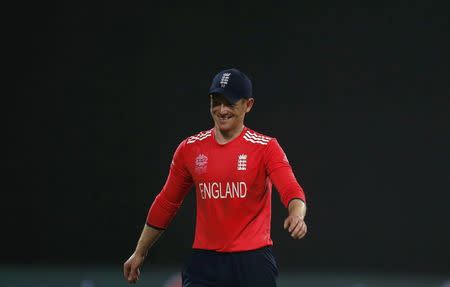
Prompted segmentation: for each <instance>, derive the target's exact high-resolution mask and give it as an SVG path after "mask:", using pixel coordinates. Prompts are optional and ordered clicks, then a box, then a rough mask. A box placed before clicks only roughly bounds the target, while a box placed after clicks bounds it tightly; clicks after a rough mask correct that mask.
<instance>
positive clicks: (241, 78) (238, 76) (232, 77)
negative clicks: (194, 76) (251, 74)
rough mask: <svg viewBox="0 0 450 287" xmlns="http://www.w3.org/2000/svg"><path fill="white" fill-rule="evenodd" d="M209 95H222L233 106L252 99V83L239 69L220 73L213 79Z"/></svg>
mask: <svg viewBox="0 0 450 287" xmlns="http://www.w3.org/2000/svg"><path fill="white" fill-rule="evenodd" d="M209 94H221V95H224V96H225V98H226V99H227V100H228V101H229V102H230V103H232V104H234V103H236V102H237V101H239V100H240V99H249V98H251V97H252V82H251V81H250V79H249V78H248V77H247V75H245V74H244V73H242V72H241V71H239V70H238V69H227V70H223V71H221V72H219V73H218V74H217V75H216V76H215V77H214V79H213V81H212V83H211V87H210V88H209Z"/></svg>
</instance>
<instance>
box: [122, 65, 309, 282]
mask: <svg viewBox="0 0 450 287" xmlns="http://www.w3.org/2000/svg"><path fill="white" fill-rule="evenodd" d="M209 97H210V112H211V116H212V118H213V120H214V127H213V128H212V129H209V130H206V131H202V132H200V133H198V134H196V135H193V136H190V137H188V138H187V139H185V140H183V141H182V142H181V143H180V145H179V146H178V148H177V150H176V151H175V154H174V156H173V160H172V163H171V165H170V171H169V175H168V178H167V181H166V183H165V185H164V187H163V188H162V190H161V192H160V193H159V194H158V195H157V196H156V198H155V200H154V201H153V203H152V205H151V207H150V209H149V211H148V216H147V221H146V225H145V226H144V229H143V231H142V234H141V236H140V238H139V241H138V243H137V246H136V249H135V251H134V253H133V254H132V255H131V257H130V258H129V259H128V260H127V261H126V262H125V263H124V276H125V278H126V280H127V281H128V282H129V283H135V282H136V281H137V280H138V279H139V274H140V267H141V266H142V263H143V262H144V259H145V257H146V256H147V253H148V251H149V249H150V247H151V246H152V245H153V244H154V243H155V242H156V240H157V239H158V238H159V236H160V235H161V233H162V232H163V231H164V230H165V229H166V228H167V227H168V225H169V223H170V222H171V220H172V219H173V217H174V216H175V214H176V212H177V210H178V209H179V208H180V206H181V204H182V202H183V199H184V197H185V196H186V194H187V193H188V192H189V191H190V190H191V187H192V186H195V196H196V205H197V218H196V225H195V238H194V242H193V249H192V254H191V257H190V259H189V261H188V263H187V264H186V266H185V267H184V269H183V271H182V283H183V286H185V287H187V286H190V287H200V286H205V287H206V286H213V287H215V286H222V287H225V286H233V287H235V286H241V287H246V286H248V287H255V286H258V287H266V286H267V287H269V286H276V279H277V276H278V267H277V263H276V261H275V258H274V256H273V254H272V250H271V246H272V239H271V237H270V220H271V192H272V184H274V185H275V187H276V188H277V190H278V192H279V194H280V198H281V202H282V203H283V205H284V206H285V207H286V208H287V211H288V215H287V217H286V219H285V220H284V229H286V230H287V231H288V232H289V234H290V235H291V236H292V238H294V239H300V238H302V237H304V236H305V234H306V232H307V226H306V223H305V221H304V219H305V214H306V205H305V202H306V201H305V194H304V192H303V190H302V188H301V187H300V185H299V183H298V182H297V180H296V178H295V176H294V174H293V172H292V168H291V166H290V164H289V161H288V159H287V157H286V155H285V153H284V151H283V150H282V148H281V147H280V145H279V144H278V142H277V140H276V139H275V138H273V137H269V136H265V135H262V134H260V133H257V132H255V131H253V130H251V129H249V128H248V127H246V126H245V125H244V118H245V115H246V114H247V113H248V112H250V111H251V109H252V107H253V104H254V98H253V96H252V83H251V81H250V79H249V78H248V77H247V76H246V75H245V74H244V73H242V72H241V71H239V70H237V69H228V70H224V71H221V72H220V73H218V74H217V75H216V76H215V77H214V79H213V81H212V84H211V87H210V90H209Z"/></svg>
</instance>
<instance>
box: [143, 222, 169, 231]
mask: <svg viewBox="0 0 450 287" xmlns="http://www.w3.org/2000/svg"><path fill="white" fill-rule="evenodd" d="M145 225H147V226H148V227H151V228H154V229H156V230H166V228H162V227H158V226H154V225H151V224H149V223H148V222H146V223H145Z"/></svg>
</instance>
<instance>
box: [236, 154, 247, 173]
mask: <svg viewBox="0 0 450 287" xmlns="http://www.w3.org/2000/svg"><path fill="white" fill-rule="evenodd" d="M237 170H247V155H246V154H240V155H239V156H238V162H237Z"/></svg>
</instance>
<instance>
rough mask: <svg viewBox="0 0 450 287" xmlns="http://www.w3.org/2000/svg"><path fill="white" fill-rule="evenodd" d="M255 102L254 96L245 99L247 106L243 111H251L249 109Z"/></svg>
mask: <svg viewBox="0 0 450 287" xmlns="http://www.w3.org/2000/svg"><path fill="white" fill-rule="evenodd" d="M254 104H255V99H254V98H250V99H248V100H247V107H246V109H245V112H246V113H248V112H250V111H251V109H252V108H253V105H254Z"/></svg>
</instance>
